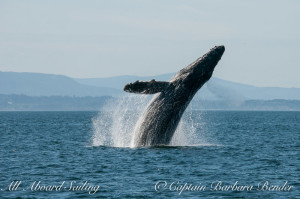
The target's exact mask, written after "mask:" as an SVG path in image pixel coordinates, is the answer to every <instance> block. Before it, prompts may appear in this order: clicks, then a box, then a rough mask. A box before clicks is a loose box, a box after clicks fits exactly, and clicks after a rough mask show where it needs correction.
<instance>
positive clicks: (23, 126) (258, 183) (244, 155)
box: [0, 111, 300, 199]
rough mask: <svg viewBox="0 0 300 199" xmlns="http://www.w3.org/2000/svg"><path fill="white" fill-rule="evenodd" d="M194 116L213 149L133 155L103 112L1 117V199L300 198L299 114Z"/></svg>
mask: <svg viewBox="0 0 300 199" xmlns="http://www.w3.org/2000/svg"><path fill="white" fill-rule="evenodd" d="M190 116H191V118H192V119H193V120H194V123H195V124H201V125H199V126H196V127H195V129H196V133H198V134H199V135H200V137H201V136H203V137H205V143H206V144H203V143H201V144H199V145H191V146H189V145H187V146H161V147H150V148H130V147H114V146H96V145H94V144H93V137H94V134H95V128H94V126H93V125H94V124H93V118H95V117H101V113H100V116H99V113H98V112H0V143H1V147H0V155H1V156H0V174H1V175H0V198H270V199H273V198H300V191H299V185H300V184H299V180H300V166H299V165H300V156H299V148H300V142H299V140H300V139H299V136H300V112H267V111H266V112H259V111H253V112H251V111H205V112H204V111H192V112H191V113H190ZM103 117H104V116H103ZM251 187H252V188H251ZM46 189H47V190H46Z"/></svg>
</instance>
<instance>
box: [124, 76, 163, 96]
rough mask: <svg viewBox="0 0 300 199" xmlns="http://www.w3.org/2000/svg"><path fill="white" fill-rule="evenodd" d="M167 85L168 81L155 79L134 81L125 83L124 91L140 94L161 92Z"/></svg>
mask: <svg viewBox="0 0 300 199" xmlns="http://www.w3.org/2000/svg"><path fill="white" fill-rule="evenodd" d="M168 86H169V82H161V81H155V80H154V79H153V80H151V81H146V82H144V81H136V82H134V83H129V84H126V85H125V87H124V91H126V92H129V93H140V94H154V93H158V92H162V91H163V90H165V89H166V88H167V87H168Z"/></svg>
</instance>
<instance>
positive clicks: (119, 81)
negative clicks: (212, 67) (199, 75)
mask: <svg viewBox="0 0 300 199" xmlns="http://www.w3.org/2000/svg"><path fill="white" fill-rule="evenodd" d="M174 74H175V73H168V74H162V75H157V76H129V75H127V76H115V77H106V78H85V79H84V78H81V79H79V78H77V79H75V80H76V81H78V82H79V83H82V84H85V85H90V86H103V87H112V88H115V89H123V87H124V85H125V84H127V83H130V82H135V81H136V80H142V81H149V80H152V79H155V80H160V81H168V80H169V79H170V78H171V77H172V76H173V75H174ZM195 97H196V98H198V99H202V100H233V101H244V100H252V99H254V100H256V99H257V100H273V99H285V100H300V88H280V87H256V86H251V85H246V84H241V83H234V82H230V81H227V80H222V79H219V78H215V77H212V78H211V79H210V80H209V81H208V82H207V83H206V84H205V85H204V86H203V87H202V88H201V89H200V90H199V91H198V93H197V94H196V96H195Z"/></svg>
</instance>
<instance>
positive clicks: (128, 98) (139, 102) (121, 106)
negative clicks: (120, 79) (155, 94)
mask: <svg viewBox="0 0 300 199" xmlns="http://www.w3.org/2000/svg"><path fill="white" fill-rule="evenodd" d="M150 99H151V96H149V95H134V94H130V95H125V96H123V97H121V98H118V99H116V100H112V101H109V102H108V103H106V104H105V105H104V107H103V108H102V110H101V111H100V112H99V114H98V116H97V117H96V118H93V119H92V122H93V128H94V135H93V140H92V142H93V143H92V144H93V146H112V147H131V140H132V139H133V131H134V127H135V124H136V122H137V120H138V118H139V117H140V115H141V114H142V113H143V111H144V109H145V107H146V106H147V103H148V102H149V100H150Z"/></svg>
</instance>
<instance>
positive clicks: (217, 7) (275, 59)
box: [0, 0, 300, 87]
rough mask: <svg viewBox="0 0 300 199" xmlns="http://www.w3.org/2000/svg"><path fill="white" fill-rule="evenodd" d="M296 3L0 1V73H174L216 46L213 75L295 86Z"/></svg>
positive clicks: (298, 79) (299, 36)
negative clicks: (220, 50) (221, 49)
mask: <svg viewBox="0 0 300 199" xmlns="http://www.w3.org/2000/svg"><path fill="white" fill-rule="evenodd" d="M299 20H300V1H299V0H280V1H276V0H270V1H264V0H257V1H255V0H248V1H246V0H245V1H242V0H206V1H203V0H180V1H179V0H168V1H167V0H147V1H146V0H144V1H142V0H119V1H117V0H107V1H101V0H98V1H96V0H94V1H93V0H81V1H75V0H57V1H55V0H51V1H45V0H44V1H41V0H35V1H34V0H27V1H21V0H20V1H14V0H6V1H5V0H0V71H16V72H42V73H54V74H63V75H68V76H71V77H81V78H86V77H107V76H116V75H143V76H148V75H157V74H163V73H170V72H176V71H178V70H180V69H181V68H183V67H185V66H186V65H188V64H190V63H191V62H193V61H194V60H195V59H196V58H198V57H199V56H201V55H203V54H204V53H206V52H207V51H208V50H209V49H210V48H212V47H214V46H215V45H225V47H226V51H225V54H224V55H223V58H222V60H221V61H220V62H219V65H218V66H217V67H216V69H215V72H214V76H215V77H219V78H222V79H225V80H230V81H234V82H241V83H246V84H251V85H256V86H282V87H300V59H299V57H300V55H299V53H300V25H299V24H300V22H299Z"/></svg>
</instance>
